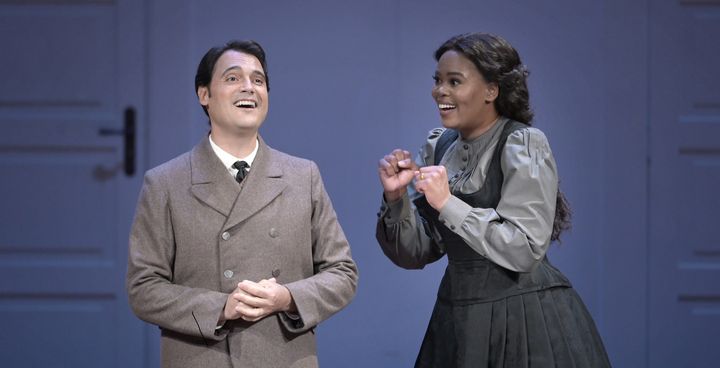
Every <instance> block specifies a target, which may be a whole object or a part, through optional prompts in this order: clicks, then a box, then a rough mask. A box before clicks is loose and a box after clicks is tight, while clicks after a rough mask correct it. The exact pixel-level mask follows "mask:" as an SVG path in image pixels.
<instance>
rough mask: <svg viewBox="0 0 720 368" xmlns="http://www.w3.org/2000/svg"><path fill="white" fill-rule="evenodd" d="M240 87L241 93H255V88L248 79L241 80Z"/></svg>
mask: <svg viewBox="0 0 720 368" xmlns="http://www.w3.org/2000/svg"><path fill="white" fill-rule="evenodd" d="M240 87H241V88H242V91H243V92H251V93H255V86H254V85H253V83H252V80H251V79H250V78H243V79H242V81H241V82H240Z"/></svg>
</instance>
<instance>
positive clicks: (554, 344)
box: [415, 287, 610, 368]
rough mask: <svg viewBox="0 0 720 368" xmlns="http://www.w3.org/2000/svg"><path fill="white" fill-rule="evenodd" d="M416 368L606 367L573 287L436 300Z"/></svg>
mask: <svg viewBox="0 0 720 368" xmlns="http://www.w3.org/2000/svg"><path fill="white" fill-rule="evenodd" d="M415 367H436V368H470V367H473V368H474V367H493V368H494V367H508V368H511V367H512V368H516V367H518V368H545V367H560V368H565V367H578V368H592V367H610V362H609V359H608V356H607V353H606V352H605V347H604V346H603V343H602V340H601V338H600V335H599V334H598V332H597V328H596V327H595V323H594V322H593V319H592V317H591V316H590V313H589V312H588V310H587V308H586V307H585V305H584V304H583V302H582V300H581V299H580V297H579V296H578V294H577V293H576V292H575V290H574V289H573V288H572V287H553V288H549V289H544V290H540V291H532V292H528V293H524V294H519V295H513V296H510V297H507V298H503V299H499V300H495V301H489V302H480V303H474V304H466V305H459V304H455V303H451V302H450V301H446V300H442V299H438V301H437V302H436V304H435V308H434V310H433V313H432V317H431V319H430V324H429V325H428V329H427V332H426V334H425V338H424V339H423V343H422V347H421V348H420V353H419V354H418V358H417V361H416V362H415Z"/></svg>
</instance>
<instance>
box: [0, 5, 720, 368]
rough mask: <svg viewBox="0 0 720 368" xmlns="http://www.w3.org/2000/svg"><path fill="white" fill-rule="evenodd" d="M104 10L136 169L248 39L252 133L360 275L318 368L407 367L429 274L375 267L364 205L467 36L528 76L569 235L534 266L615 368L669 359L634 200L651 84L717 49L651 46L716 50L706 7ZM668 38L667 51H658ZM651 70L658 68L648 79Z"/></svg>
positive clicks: (704, 238)
mask: <svg viewBox="0 0 720 368" xmlns="http://www.w3.org/2000/svg"><path fill="white" fill-rule="evenodd" d="M2 3H3V2H0V4H2ZM40 3H43V2H42V1H40ZM59 3H63V2H59ZM67 3H68V4H71V5H70V6H72V4H73V3H93V2H84V1H69V2H67ZM99 3H100V4H102V3H103V2H99ZM118 3H119V4H122V3H133V4H136V6H138V7H139V8H141V9H142V11H141V13H142V14H136V15H138V16H140V17H141V18H142V22H141V21H137V23H143V25H142V26H139V25H138V27H141V28H143V31H144V36H143V41H142V42H143V44H144V50H145V51H144V55H142V56H141V57H140V59H139V60H142V61H144V69H142V73H144V81H145V82H144V85H143V88H142V89H143V91H144V92H141V96H137V98H138V99H140V100H142V101H143V102H142V103H141V104H140V111H139V113H140V118H139V124H140V129H141V134H140V135H141V137H140V138H141V139H140V144H141V147H140V150H139V153H140V159H141V161H140V168H139V169H140V170H141V171H144V170H146V169H149V168H151V167H153V166H155V165H158V164H160V163H162V162H164V161H166V160H168V159H170V158H172V157H174V156H176V155H178V154H180V153H182V152H185V151H187V150H188V149H190V148H191V147H192V146H193V145H194V144H195V143H197V141H198V140H199V139H201V137H202V136H203V135H204V134H205V133H206V132H207V122H206V118H205V115H204V114H203V112H202V110H201V108H200V107H199V105H198V103H197V99H196V96H195V94H194V91H193V76H194V73H195V68H196V66H197V63H198V61H199V59H200V58H201V57H202V55H203V54H204V52H205V51H206V50H207V49H208V48H209V47H211V46H214V45H219V44H222V43H224V42H225V41H227V40H229V39H254V40H257V41H259V42H260V43H261V44H262V45H263V46H264V47H265V49H266V51H267V53H268V64H269V75H270V80H271V87H272V88H271V93H270V113H269V116H268V119H267V121H266V122H265V125H264V126H263V127H262V129H261V134H262V135H263V137H264V138H265V140H266V141H267V142H268V143H269V144H270V145H271V146H273V147H274V148H276V149H279V150H282V151H285V152H287V153H290V154H293V155H297V156H301V157H305V158H309V159H312V160H314V161H316V162H317V163H318V165H319V166H320V169H321V172H322V174H323V178H324V180H325V184H326V187H327V190H328V191H329V193H330V195H331V198H332V200H333V203H334V205H335V209H336V211H337V213H338V216H339V219H340V221H341V224H342V225H343V228H344V230H345V232H346V235H347V237H348V239H349V240H350V243H351V246H352V250H353V255H354V258H355V259H356V261H357V263H358V266H359V269H360V285H359V289H358V293H357V296H356V298H355V300H354V301H353V303H352V304H351V305H350V306H349V307H348V308H347V309H345V310H344V311H342V312H341V313H340V314H338V315H336V316H334V317H332V318H331V319H330V320H328V321H326V322H325V323H323V324H322V325H321V326H320V328H319V329H318V330H317V331H318V334H317V336H318V341H319V354H320V362H321V365H322V366H325V367H407V366H411V365H412V362H413V361H414V358H415V355H416V353H417V350H418V347H419V345H420V341H421V339H422V337H423V334H424V331H425V328H426V324H427V321H428V319H429V316H430V311H431V308H432V305H433V303H434V300H435V293H436V290H437V286H438V284H439V281H440V278H441V275H442V272H443V270H444V265H445V261H444V260H441V261H439V262H437V264H433V265H430V266H428V267H427V268H426V269H425V270H422V271H407V270H402V269H399V268H398V267H396V266H394V265H393V264H391V262H390V261H389V260H387V259H386V258H385V257H384V255H383V254H382V252H381V251H380V249H379V247H378V246H377V244H376V242H375V239H374V227H375V220H376V215H375V213H376V212H377V210H378V206H379V201H380V196H381V189H380V184H379V181H378V179H377V169H376V167H377V162H378V160H379V158H380V157H381V156H382V155H384V154H385V153H387V152H389V151H390V150H392V149H394V148H398V147H400V148H405V149H408V150H411V151H416V150H417V149H418V147H419V145H420V144H421V143H422V141H423V139H424V137H425V135H426V133H427V131H428V130H430V129H431V128H433V127H436V126H439V125H440V122H439V119H438V114H437V111H436V108H435V106H434V103H433V101H432V99H431V97H430V88H431V85H432V79H431V76H432V74H433V73H434V68H435V62H434V60H433V58H432V53H433V51H434V50H435V48H436V47H437V46H439V45H440V43H442V42H443V41H444V40H446V39H447V38H449V37H450V36H453V35H456V34H458V33H464V32H473V31H483V32H490V33H495V34H498V35H501V36H503V37H504V38H506V39H507V40H509V41H510V42H511V43H512V44H513V45H514V46H515V47H516V48H517V49H518V51H519V52H520V54H521V56H522V58H523V62H524V63H525V64H526V65H527V66H528V67H529V69H530V72H531V76H530V80H529V81H530V94H531V103H532V105H533V107H534V110H535V113H536V115H535V116H536V119H535V122H534V124H535V126H536V127H538V128H540V129H541V130H543V131H544V132H545V133H546V135H547V136H548V138H549V140H550V143H551V146H552V148H553V151H554V154H555V157H556V159H557V162H558V165H559V170H560V177H561V181H562V183H561V185H562V189H563V190H564V191H565V193H566V195H567V196H568V198H569V200H570V202H571V204H572V208H573V211H574V222H573V229H572V231H571V232H570V233H569V234H567V235H566V236H564V240H563V243H562V245H560V246H557V247H554V248H553V249H552V250H551V252H550V258H551V260H552V261H553V263H555V264H556V265H557V266H558V267H559V268H560V269H561V270H562V271H563V272H564V273H565V274H566V275H567V276H568V277H569V278H570V280H571V281H572V282H573V284H574V286H575V287H576V288H577V290H578V291H579V293H580V294H581V296H582V297H583V299H584V301H585V303H586V304H587V305H588V308H589V309H590V311H591V313H592V314H593V316H594V318H595V321H596V322H597V324H598V327H599V330H600V333H601V335H602V336H603V338H604V340H605V344H606V347H607V349H608V352H609V354H610V358H611V361H612V362H613V364H614V365H615V366H617V367H648V366H663V363H662V362H661V363H659V364H651V363H652V362H657V361H656V360H653V358H652V357H653V356H655V355H656V353H657V352H660V351H672V349H673V346H674V345H673V344H672V342H671V341H670V340H669V339H666V340H663V339H660V340H658V339H655V340H652V339H651V338H650V336H649V331H654V330H658V329H662V327H663V326H665V324H666V323H667V326H668V327H669V326H670V324H669V323H668V322H666V320H665V319H664V318H655V319H653V318H654V317H653V316H666V315H672V311H674V309H673V308H674V304H672V305H671V304H667V305H664V306H663V308H667V310H669V311H671V312H668V314H663V313H658V312H657V311H655V312H653V313H655V314H648V313H649V312H648V311H649V310H650V306H649V301H650V300H655V299H653V298H654V296H653V295H655V292H654V290H658V289H661V288H662V287H663V285H664V282H665V281H667V280H668V279H671V278H673V277H675V276H674V274H673V273H672V272H670V273H664V272H661V271H662V270H658V271H653V270H655V269H657V267H658V266H657V265H662V264H665V263H663V262H665V261H664V259H663V260H658V259H659V258H658V257H659V255H658V254H657V251H656V252H655V253H653V252H652V251H651V248H652V247H651V245H650V244H649V240H648V239H649V238H650V235H651V234H652V235H653V236H657V237H659V238H662V235H661V234H662V231H663V229H656V228H655V227H654V226H655V225H653V224H654V223H653V222H652V219H653V217H652V216H651V211H652V209H653V208H654V207H653V205H652V204H653V203H655V202H654V201H658V200H664V199H665V198H666V197H667V196H668V195H669V194H668V193H667V191H666V192H662V191H660V192H658V191H655V192H651V191H649V190H648V188H650V187H651V185H650V182H649V180H650V178H652V177H653V176H652V175H653V171H652V170H651V167H650V166H649V162H650V159H651V158H652V157H653V155H657V154H660V153H661V152H662V147H658V146H657V144H655V145H653V144H654V143H653V142H657V141H663V142H666V141H671V142H672V141H673V140H674V137H675V134H677V133H676V132H675V131H673V130H672V129H665V128H664V127H666V126H674V125H673V123H674V120H671V121H670V122H669V123H667V124H665V123H662V116H661V117H658V118H657V119H655V120H657V121H655V120H651V117H653V116H656V117H657V115H658V114H659V113H658V111H659V110H658V109H657V107H661V106H666V105H667V106H669V105H670V104H673V103H676V101H677V99H673V98H665V97H663V96H664V95H662V94H660V93H657V92H656V91H657V90H663V89H664V88H680V87H677V86H675V85H672V86H667V87H666V86H664V85H662V84H663V83H670V84H673V83H675V82H674V81H675V79H668V78H664V79H663V78H658V75H661V74H663V73H664V72H665V69H663V68H664V66H665V65H669V64H673V63H674V62H675V60H676V58H677V62H676V63H675V64H673V65H680V66H681V69H680V72H678V71H674V72H673V73H676V74H673V75H680V76H682V74H681V73H682V71H683V70H693V69H699V70H714V69H712V68H716V66H717V65H713V64H712V63H709V62H708V60H716V59H718V57H719V55H718V54H719V53H720V51H719V50H720V47H717V46H714V45H712V44H702V43H698V44H697V45H698V46H697V49H698V50H701V51H702V52H700V53H699V54H701V55H705V57H704V58H692V57H681V56H682V55H681V53H677V54H670V55H667V54H666V53H664V50H665V49H664V47H665V45H667V44H668V43H672V42H674V44H676V45H680V44H686V43H687V42H684V40H686V39H689V40H690V41H692V40H696V39H701V38H702V37H700V36H703V35H706V34H703V33H702V32H707V34H710V35H713V36H708V37H707V38H708V39H710V40H714V42H717V38H718V36H720V27H718V26H717V24H720V15H719V14H720V13H718V10H720V8H718V6H717V5H718V1H713V0H706V1H700V0H695V1H693V0H633V1H625V0H604V1H593V0H579V1H571V0H558V1H541V2H539V1H533V0H516V1H507V0H487V1H469V0H448V1H410V0H394V1H388V0H367V1H332V0H309V1H257V2H246V1H231V0H216V1H200V0H172V1H171V0H153V1H146V2H144V3H143V4H142V5H137V4H139V2H138V1H137V0H125V1H118ZM61 5H62V4H61ZM61 5H59V6H61ZM66 5H67V4H66ZM101 6H104V5H101ZM65 11H72V10H67V9H66V10H65ZM697 19H701V20H703V22H704V23H701V24H703V26H702V27H703V28H698V27H695V28H693V27H694V26H693V25H692V24H694V23H693V22H694V20H697ZM695 23H697V22H695ZM668 25H672V26H670V28H668V27H667V26H668ZM698 30H700V31H698ZM698 32H701V33H698ZM688 35H690V36H688ZM693 35H694V36H693ZM698 35H699V36H698ZM676 36H677V37H678V39H679V40H680V41H678V40H677V39H672V37H676ZM118 37H122V35H118ZM693 37H695V38H693ZM678 48H679V47H678ZM683 50H684V49H683ZM708 50H709V51H708ZM658 55H663V56H667V57H665V58H663V59H662V63H660V64H659V62H658V61H657V60H658V57H657V56H658ZM676 55H677V56H676ZM713 58H714V59H713ZM138 63H139V62H138ZM140 68H142V67H140ZM713 73H714V74H713ZM708 76H709V77H707V78H705V80H704V81H703V83H707V85H708V86H709V87H708V88H707V89H706V90H707V91H709V92H707V93H705V94H704V96H706V97H707V96H709V97H707V99H705V100H703V99H702V98H699V100H701V102H702V103H700V105H701V106H705V107H704V110H702V114H704V115H702V116H703V118H702V119H705V117H706V116H709V118H707V119H706V120H702V119H700V120H702V121H710V122H712V123H713V124H715V126H720V125H718V124H716V123H717V122H720V119H718V116H720V109H719V108H718V106H720V95H719V94H718V92H717V91H718V88H717V85H718V82H720V80H718V78H717V77H718V74H717V73H716V72H710V74H708ZM679 79H680V77H678V80H679ZM668 80H669V81H670V82H667V81H668ZM658 81H662V82H663V83H660V82H658ZM713 81H714V82H713ZM682 88H686V89H691V88H692V86H690V87H688V86H683V87H682ZM703 101H704V102H703ZM708 101H709V102H708ZM689 104H692V101H691V102H690V103H689ZM703 104H704V105H703ZM695 105H698V104H697V103H696V104H695ZM695 105H694V106H695ZM707 106H710V107H709V108H707ZM1 108H2V106H0V109H1ZM680 110H682V109H681V108H680ZM698 114H699V113H698ZM693 116H695V115H693ZM671 119H675V117H674V116H673V117H672V118H671ZM708 119H709V120H708ZM713 119H714V120H713ZM663 124H665V125H663ZM714 129H716V128H714ZM3 134H4V133H3ZM651 137H655V138H656V139H655V140H654V141H653V140H652V139H651ZM657 137H660V138H661V139H657ZM663 139H664V140H663ZM715 144H717V143H715ZM663 145H665V143H663ZM673 147H674V146H673ZM714 147H716V146H714ZM673 149H674V151H673V152H674V153H677V151H678V150H675V148H673ZM679 150H680V151H681V152H688V150H687V149H686V150H685V151H683V148H682V147H680V149H679ZM689 152H694V153H693V154H695V155H696V156H697V155H701V156H702V155H704V156H702V159H703V160H705V161H703V162H705V164H706V167H708V166H710V167H720V165H718V161H717V155H718V154H720V149H717V148H712V147H711V148H709V149H708V148H707V147H704V148H703V147H701V148H700V149H699V150H695V151H693V150H690V151H689ZM697 152H699V153H697ZM708 162H709V163H710V164H709V165H707V163H708ZM659 165H665V166H664V167H665V168H667V167H670V166H669V165H674V164H671V163H668V162H667V161H663V162H660V163H659ZM713 165H714V166H713ZM712 175H714V176H711V177H710V180H713V181H714V182H715V183H718V184H720V178H719V177H718V175H717V174H712ZM137 189H139V188H136V190H137ZM708 194H709V190H708ZM712 198H713V200H715V199H714V198H717V195H715V194H713V197H712ZM133 199H134V198H133ZM703 211H704V212H701V213H698V214H693V215H694V216H700V217H706V218H710V219H711V220H708V221H707V222H708V223H712V222H713V220H712V218H713V216H715V215H714V213H712V212H711V211H710V210H703ZM715 218H716V216H715ZM715 223H717V218H716V219H715ZM658 234H660V235H658ZM673 234H674V233H673ZM703 234H705V233H703ZM707 234H709V233H707ZM698 238H699V239H700V240H699V241H698V242H699V243H701V242H704V243H705V244H707V247H708V249H710V248H711V249H713V250H710V251H709V253H708V252H705V253H706V254H710V255H711V257H715V258H714V259H711V260H710V261H712V262H710V261H708V263H707V264H709V265H710V266H708V267H709V269H710V270H715V273H713V274H712V275H711V276H705V277H704V278H700V279H699V281H696V282H695V284H694V285H695V286H697V290H701V291H699V292H698V293H696V294H692V295H691V296H693V297H697V296H698V295H699V299H698V298H696V299H697V300H700V301H701V302H702V303H706V304H703V308H705V309H703V311H705V313H706V315H709V316H710V318H714V319H711V320H710V321H711V322H712V323H714V325H713V326H716V325H717V324H718V321H717V315H720V309H718V308H717V302H718V301H720V297H718V295H720V291H714V293H715V294H713V293H710V292H708V291H707V290H709V289H702V288H703V287H706V286H708V285H710V284H711V283H712V280H713V278H712V277H715V280H716V277H717V276H716V275H717V270H718V269H720V267H717V255H718V254H720V249H718V248H720V247H719V246H718V244H717V241H716V240H715V239H714V238H713V237H711V236H710V235H698ZM713 252H715V253H713ZM713 254H714V255H713ZM651 256H652V257H651ZM0 257H2V254H0ZM653 257H655V258H653ZM707 264H705V263H703V265H707ZM713 267H714V268H713ZM654 272H655V273H654ZM667 275H669V276H667ZM656 276H659V277H660V278H659V279H656V278H655V277H656ZM663 277H665V279H663ZM713 287H714V286H713ZM715 288H716V287H715ZM713 290H717V289H713ZM703 293H705V294H703ZM0 296H1V295H0ZM673 296H674V294H673ZM679 299H682V298H679ZM689 300H695V299H692V298H690V299H689ZM681 301H682V300H681ZM673 302H677V300H674V301H673ZM708 311H709V312H708ZM713 316H714V317H713ZM653 326H654V327H653ZM673 331H674V330H673ZM686 333H687V335H683V336H685V337H683V338H687V339H693V338H695V339H697V341H701V340H702V341H706V340H708V338H712V336H713V335H717V333H716V332H713V331H710V330H698V331H689V332H687V331H686ZM144 337H145V339H146V341H145V343H144V346H145V352H144V354H145V358H144V360H145V361H146V363H147V364H148V366H154V365H156V364H157V361H158V353H157V349H158V340H157V339H158V337H157V329H156V328H154V327H148V328H147V329H146V331H145V336H144ZM689 341H695V340H689ZM5 348H7V345H6V347H4V348H2V349H5ZM688 351H690V350H687V349H685V350H681V351H678V352H677V353H675V355H676V356H677V357H678V361H683V359H686V360H687V361H690V360H691V358H692V357H691V356H689V355H688V356H683V354H689V353H688ZM714 354H715V355H717V353H714ZM693 359H694V358H693ZM698 361H699V360H698ZM668 364H669V363H668ZM692 365H693V364H690V366H692ZM669 366H670V365H669Z"/></svg>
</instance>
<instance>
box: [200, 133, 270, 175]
mask: <svg viewBox="0 0 720 368" xmlns="http://www.w3.org/2000/svg"><path fill="white" fill-rule="evenodd" d="M208 139H209V140H210V147H212V149H213V152H215V155H216V156H217V157H218V158H219V159H220V161H222V163H223V165H224V166H225V168H227V169H228V172H229V173H230V174H231V175H232V176H233V177H235V175H236V174H237V172H238V170H237V169H236V168H234V167H233V164H234V163H235V162H237V161H245V162H247V163H248V165H250V167H252V164H253V161H255V156H256V155H257V152H258V148H259V147H260V143H259V142H258V140H257V139H255V149H253V151H252V152H250V154H249V155H247V156H246V157H244V158H238V157H235V156H233V155H231V154H230V153H228V152H227V151H225V150H224V149H222V148H220V146H218V145H217V144H215V142H213V140H212V137H211V136H210V135H209V134H208ZM249 170H250V169H249V168H248V171H249Z"/></svg>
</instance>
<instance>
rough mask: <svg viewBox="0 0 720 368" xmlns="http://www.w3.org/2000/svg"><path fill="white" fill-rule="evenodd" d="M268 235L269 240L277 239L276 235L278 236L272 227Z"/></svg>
mask: <svg viewBox="0 0 720 368" xmlns="http://www.w3.org/2000/svg"><path fill="white" fill-rule="evenodd" d="M269 235H270V237H271V238H277V237H278V235H280V233H279V232H278V231H277V229H275V228H274V227H271V228H270V233H269Z"/></svg>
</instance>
